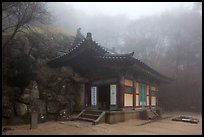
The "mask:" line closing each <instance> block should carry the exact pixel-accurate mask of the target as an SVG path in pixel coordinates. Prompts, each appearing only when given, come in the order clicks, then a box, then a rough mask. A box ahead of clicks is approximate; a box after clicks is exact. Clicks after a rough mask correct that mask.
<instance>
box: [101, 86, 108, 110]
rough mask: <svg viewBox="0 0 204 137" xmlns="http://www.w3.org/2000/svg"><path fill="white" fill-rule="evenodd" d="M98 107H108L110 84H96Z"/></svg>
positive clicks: (105, 108)
mask: <svg viewBox="0 0 204 137" xmlns="http://www.w3.org/2000/svg"><path fill="white" fill-rule="evenodd" d="M98 109H99V110H109V109H110V85H100V86H98Z"/></svg>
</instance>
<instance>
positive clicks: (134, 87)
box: [133, 80, 136, 109]
mask: <svg viewBox="0 0 204 137" xmlns="http://www.w3.org/2000/svg"><path fill="white" fill-rule="evenodd" d="M135 108H136V81H135V80H133V109H135Z"/></svg>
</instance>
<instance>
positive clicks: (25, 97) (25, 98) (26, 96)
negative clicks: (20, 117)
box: [19, 94, 30, 103]
mask: <svg viewBox="0 0 204 137" xmlns="http://www.w3.org/2000/svg"><path fill="white" fill-rule="evenodd" d="M19 100H20V101H21V102H23V103H30V94H22V95H21V96H20V98H19Z"/></svg>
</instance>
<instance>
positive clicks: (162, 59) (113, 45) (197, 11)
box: [47, 2, 202, 111]
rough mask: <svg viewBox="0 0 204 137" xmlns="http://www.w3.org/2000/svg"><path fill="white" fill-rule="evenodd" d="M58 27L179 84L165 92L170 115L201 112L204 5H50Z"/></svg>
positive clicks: (162, 98)
mask: <svg viewBox="0 0 204 137" xmlns="http://www.w3.org/2000/svg"><path fill="white" fill-rule="evenodd" d="M47 6H48V9H49V11H50V12H51V13H52V15H53V17H54V21H53V22H52V23H53V25H55V26H56V27H61V28H63V29H65V30H67V31H70V32H72V33H73V34H74V35H75V34H76V30H77V28H79V27H81V28H82V30H81V32H82V34H83V35H84V36H86V33H87V32H91V33H92V35H93V39H94V40H95V41H97V42H98V43H99V44H100V45H102V46H104V47H107V48H110V49H114V50H116V51H117V52H119V53H127V52H132V51H134V52H135V54H134V56H135V58H138V59H139V60H141V61H143V62H144V63H146V64H147V65H149V66H150V67H152V68H154V69H155V70H157V71H158V72H160V73H162V74H164V75H166V76H168V77H171V78H173V79H175V80H174V81H173V82H172V83H170V84H164V85H161V86H160V92H159V104H160V106H162V107H164V108H165V109H168V110H173V109H174V110H176V109H180V110H193V111H194V110H196V111H197V110H199V111H201V110H202V3H201V2H181V3H179V2H164V3H162V2H154V3H152V2H144V3H143V2H133V3H131V2H130V3H121V2H119V3H114V2H110V3H109V2H108V3H105V2H103V3H101V2H99V3H98V2H95V3H92V2H91V3H90V2H86V3H84V2H78V3H74V2H71V3H64V2H62V3H56V2H55V3H47Z"/></svg>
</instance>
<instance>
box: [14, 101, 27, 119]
mask: <svg viewBox="0 0 204 137" xmlns="http://www.w3.org/2000/svg"><path fill="white" fill-rule="evenodd" d="M27 112H28V108H27V106H26V104H23V103H16V113H17V115H18V116H24V115H25V114H26V113H27Z"/></svg>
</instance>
